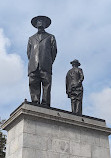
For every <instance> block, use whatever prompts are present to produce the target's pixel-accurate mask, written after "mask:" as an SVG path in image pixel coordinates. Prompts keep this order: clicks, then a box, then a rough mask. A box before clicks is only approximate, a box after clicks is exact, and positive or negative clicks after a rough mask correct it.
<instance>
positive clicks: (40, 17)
mask: <svg viewBox="0 0 111 158" xmlns="http://www.w3.org/2000/svg"><path fill="white" fill-rule="evenodd" d="M38 20H43V21H44V23H45V28H47V27H49V25H50V24H51V19H50V18H49V17H47V16H36V17H34V18H32V20H31V24H32V25H33V26H34V27H35V28H37V21H38Z"/></svg>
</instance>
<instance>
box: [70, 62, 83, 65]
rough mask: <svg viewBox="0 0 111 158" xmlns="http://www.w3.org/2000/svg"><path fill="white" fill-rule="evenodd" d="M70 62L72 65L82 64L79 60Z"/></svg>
mask: <svg viewBox="0 0 111 158" xmlns="http://www.w3.org/2000/svg"><path fill="white" fill-rule="evenodd" d="M70 64H72V65H78V66H80V65H81V64H80V63H79V62H74V61H71V62H70Z"/></svg>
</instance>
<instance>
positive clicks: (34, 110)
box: [2, 103, 111, 135]
mask: <svg viewBox="0 0 111 158" xmlns="http://www.w3.org/2000/svg"><path fill="white" fill-rule="evenodd" d="M20 116H22V117H24V116H28V117H34V118H43V119H47V120H52V121H57V122H61V123H65V124H71V125H75V126H79V127H84V128H88V129H93V130H96V131H101V132H105V133H106V134H107V135H110V134H111V129H110V128H108V127H106V123H105V121H104V120H101V119H96V118H95V119H94V118H92V117H91V118H90V117H87V116H76V115H72V114H71V113H70V112H69V113H67V112H64V111H62V110H57V109H56V110H55V109H54V108H53V109H52V108H44V107H40V106H34V105H31V104H29V103H23V104H22V105H21V106H19V107H18V108H17V109H16V110H15V111H14V112H13V113H12V114H11V115H10V118H9V119H8V120H7V121H6V122H5V123H4V124H3V125H2V129H4V130H8V128H10V126H11V124H12V123H14V122H15V120H16V119H17V118H18V117H20Z"/></svg>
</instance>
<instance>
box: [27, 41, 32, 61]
mask: <svg viewBox="0 0 111 158" xmlns="http://www.w3.org/2000/svg"><path fill="white" fill-rule="evenodd" d="M30 53H31V39H30V38H29V40H28V45H27V56H28V59H30Z"/></svg>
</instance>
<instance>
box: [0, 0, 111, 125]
mask: <svg viewBox="0 0 111 158" xmlns="http://www.w3.org/2000/svg"><path fill="white" fill-rule="evenodd" d="M38 15H46V16H49V17H50V18H51V19H52V24H51V25H50V27H49V28H48V29H46V31H47V32H49V33H51V34H54V35H55V37H56V40H57V47H58V54H57V58H56V60H55V62H54V65H53V79H52V80H53V81H52V97H51V106H52V107H56V108H59V109H64V110H69V111H70V110H71V107H70V100H69V99H68V98H67V95H66V93H65V76H66V73H67V71H68V70H69V69H70V68H71V65H70V61H72V60H73V59H78V60H79V61H80V63H81V68H82V69H83V72H84V76H85V79H84V82H83V86H84V97H83V114H84V115H89V116H93V117H98V118H102V119H105V120H106V122H107V126H109V127H111V68H110V67H111V0H24V1H23V0H18V1H17V0H16V1H15V0H10V1H8V0H4V1H1V2H0V116H1V118H2V119H5V118H6V119H7V118H8V117H9V115H10V113H11V112H12V111H13V110H14V109H16V108H17V107H18V106H19V105H20V104H21V103H22V102H23V101H24V98H27V99H28V100H29V101H30V95H29V87H28V77H27V64H28V59H27V55H26V47H27V42H28V38H29V37H30V36H32V35H33V34H35V33H36V32H37V30H36V29H35V28H34V27H33V26H32V25H31V23H30V21H31V19H32V18H33V17H35V16H38Z"/></svg>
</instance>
